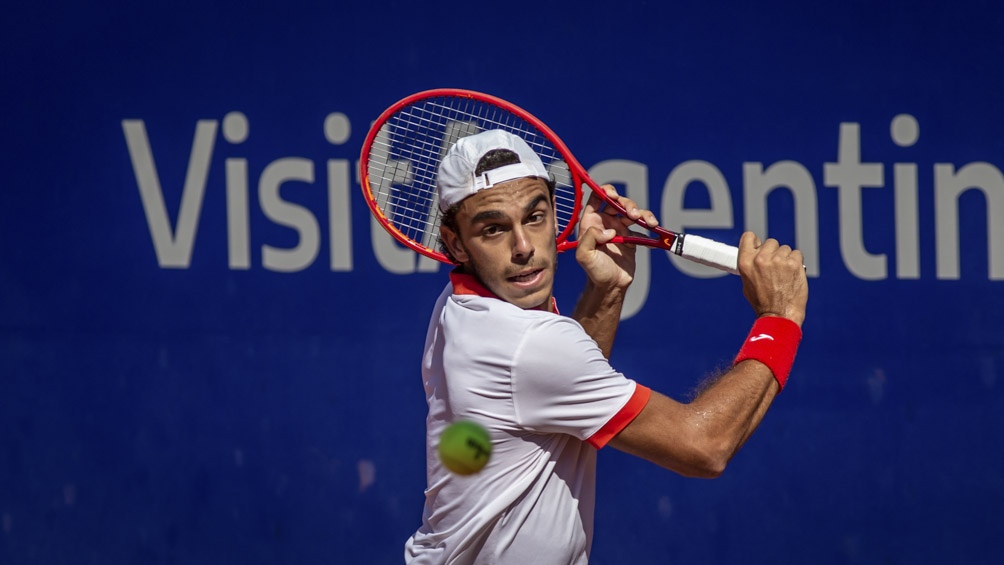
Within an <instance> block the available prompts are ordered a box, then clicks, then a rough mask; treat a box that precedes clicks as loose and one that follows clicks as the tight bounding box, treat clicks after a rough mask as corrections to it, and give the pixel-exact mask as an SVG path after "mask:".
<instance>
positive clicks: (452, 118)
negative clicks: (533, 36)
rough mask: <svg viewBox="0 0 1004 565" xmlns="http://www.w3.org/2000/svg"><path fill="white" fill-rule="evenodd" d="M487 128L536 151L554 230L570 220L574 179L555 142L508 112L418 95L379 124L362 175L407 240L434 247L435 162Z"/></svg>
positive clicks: (436, 238)
mask: <svg viewBox="0 0 1004 565" xmlns="http://www.w3.org/2000/svg"><path fill="white" fill-rule="evenodd" d="M490 129H501V130H504V131H507V132H509V133H512V134H515V135H518V136H519V137H521V138H522V139H523V140H524V141H526V143H527V144H528V145H529V146H530V148H531V149H533V150H534V152H535V153H537V155H538V156H539V157H540V159H541V161H542V162H543V163H544V166H545V167H546V168H547V170H548V173H549V174H550V175H551V177H552V178H553V180H554V181H555V185H556V186H555V203H556V213H557V217H558V229H559V231H564V230H565V227H566V226H568V225H569V224H570V223H573V218H572V215H573V213H574V210H575V204H576V197H577V195H576V187H575V186H574V182H575V181H574V180H573V178H572V175H571V173H570V171H569V168H568V166H567V164H566V162H565V158H564V157H563V156H562V154H561V152H560V151H559V150H558V149H557V148H556V147H555V144H554V143H552V142H551V141H550V140H549V139H548V137H547V136H546V135H545V134H544V133H542V132H541V131H540V130H538V129H537V128H536V127H535V126H533V124H531V123H529V122H527V121H526V120H524V119H523V118H521V117H520V116H518V115H516V114H514V113H513V112H510V111H509V110H506V109H504V108H501V107H499V106H496V105H494V104H491V103H489V102H486V101H482V100H476V99H471V98H466V97H460V96H456V97H453V96H447V97H436V98H428V99H422V100H419V101H417V102H414V103H412V104H410V105H407V106H404V107H403V108H401V109H399V110H398V111H397V112H395V113H394V114H393V115H391V116H390V117H389V118H387V119H386V121H385V122H384V123H383V125H382V126H381V127H380V130H379V132H378V133H377V135H376V138H375V139H374V141H373V143H372V148H371V150H370V158H369V160H368V162H367V174H368V176H369V179H370V190H371V191H372V193H373V197H374V200H375V201H376V204H377V206H378V207H379V208H380V211H381V213H382V214H383V216H384V217H385V218H386V219H387V221H388V222H390V224H391V225H392V226H393V227H394V228H395V229H397V230H398V231H399V232H401V234H403V235H404V236H406V237H407V238H408V239H410V240H412V241H414V242H416V243H419V244H421V245H422V246H424V247H425V248H427V249H430V250H433V251H438V247H439V225H440V223H441V222H442V213H441V212H440V210H439V198H438V193H437V191H436V178H437V174H438V169H439V163H440V162H441V161H442V159H443V157H444V156H445V155H446V152H447V151H448V150H449V148H450V147H451V146H453V144H454V143H456V142H457V141H458V140H459V139H461V138H463V137H466V136H468V135H473V134H476V133H479V132H482V131H485V130H490Z"/></svg>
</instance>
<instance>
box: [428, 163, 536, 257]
mask: <svg viewBox="0 0 1004 565" xmlns="http://www.w3.org/2000/svg"><path fill="white" fill-rule="evenodd" d="M521 162H522V161H520V160H519V155H517V154H516V152H514V151H510V150H508V149H492V150H491V151H489V152H488V153H485V154H484V155H482V156H481V159H480V160H478V164H477V165H476V166H475V167H474V175H475V176H478V175H482V174H484V173H485V172H486V171H492V170H495V169H498V168H500V167H504V166H506V165H514V164H516V163H521ZM546 182H547V189H548V191H549V192H550V194H551V197H552V198H553V197H554V181H553V180H550V179H548V180H547V181H546ZM462 202H463V200H461V201H460V202H457V203H456V204H454V205H453V206H450V207H449V208H447V209H446V211H445V212H443V215H442V216H441V217H440V220H439V224H440V225H442V226H446V227H447V228H449V229H451V230H453V232H454V233H460V232H459V230H458V229H457V210H459V209H460V204H461V203H462ZM439 250H440V251H441V252H442V253H443V254H444V255H446V258H447V259H449V260H450V261H451V262H453V263H454V264H459V262H458V261H457V259H456V258H455V257H454V256H453V254H452V253H450V250H449V249H448V248H447V246H446V242H444V241H443V240H442V238H440V240H439Z"/></svg>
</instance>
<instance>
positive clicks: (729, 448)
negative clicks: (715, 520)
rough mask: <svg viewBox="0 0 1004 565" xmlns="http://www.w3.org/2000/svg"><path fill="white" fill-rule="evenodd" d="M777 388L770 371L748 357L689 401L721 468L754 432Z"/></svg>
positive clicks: (775, 394) (705, 439)
mask: <svg viewBox="0 0 1004 565" xmlns="http://www.w3.org/2000/svg"><path fill="white" fill-rule="evenodd" d="M778 391H779V388H778V385H777V381H776V380H775V379H774V376H773V375H772V374H771V372H770V370H769V369H768V368H767V367H766V366H765V365H763V364H762V363H759V362H757V361H752V360H751V361H745V362H742V363H740V364H738V365H736V366H735V367H733V368H732V369H731V370H729V371H728V372H727V373H725V374H724V375H722V376H721V377H720V378H719V379H718V380H717V381H716V382H715V383H714V384H712V385H711V386H710V387H708V388H707V389H705V390H704V391H703V392H702V393H701V394H700V395H698V397H697V398H695V399H694V401H693V402H691V404H690V408H691V409H692V410H693V411H694V413H695V414H698V415H700V418H701V421H700V422H699V425H700V427H701V428H702V429H703V430H704V433H703V434H702V435H703V436H704V441H706V442H707V443H709V444H710V445H711V446H713V448H712V449H710V452H712V453H715V457H716V458H717V459H718V460H719V463H718V464H720V465H721V467H722V468H724V466H725V464H727V463H728V461H730V460H731V459H732V457H733V456H735V454H736V453H737V452H738V451H739V449H740V448H741V447H742V446H743V444H745V443H746V440H748V439H749V438H750V436H751V435H753V432H754V431H756V429H757V427H758V426H759V425H760V422H761V421H763V418H764V416H765V415H766V413H767V409H768V408H769V407H770V405H771V402H773V400H774V397H775V396H777V393H778Z"/></svg>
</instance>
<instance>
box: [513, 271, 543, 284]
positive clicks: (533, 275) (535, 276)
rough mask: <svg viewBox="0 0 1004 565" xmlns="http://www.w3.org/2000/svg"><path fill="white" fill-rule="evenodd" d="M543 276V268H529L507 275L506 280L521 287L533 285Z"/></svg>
mask: <svg viewBox="0 0 1004 565" xmlns="http://www.w3.org/2000/svg"><path fill="white" fill-rule="evenodd" d="M543 277H544V269H531V270H528V271H524V272H522V273H519V274H517V275H514V276H511V277H507V278H506V280H507V281H509V282H511V283H513V284H515V285H516V286H521V287H533V286H536V285H537V284H539V283H540V281H541V280H542V279H543Z"/></svg>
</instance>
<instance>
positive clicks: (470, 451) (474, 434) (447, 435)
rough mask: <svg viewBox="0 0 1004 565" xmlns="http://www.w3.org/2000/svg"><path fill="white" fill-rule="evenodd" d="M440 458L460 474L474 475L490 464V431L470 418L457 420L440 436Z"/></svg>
mask: <svg viewBox="0 0 1004 565" xmlns="http://www.w3.org/2000/svg"><path fill="white" fill-rule="evenodd" d="M438 451H439V460H440V461H442V462H443V466H444V467H446V468H447V469H449V470H450V471H453V472H454V473H456V474H458V475H473V474H474V473H477V472H478V471H480V470H481V469H483V468H484V467H485V465H487V464H488V459H489V458H491V456H492V440H491V437H490V436H489V435H488V431H487V430H485V429H484V428H483V427H481V426H480V425H478V424H475V423H474V422H471V421H468V420H457V421H456V422H454V423H452V424H450V425H449V426H447V427H446V429H445V430H443V433H442V435H440V436H439V447H438Z"/></svg>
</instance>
